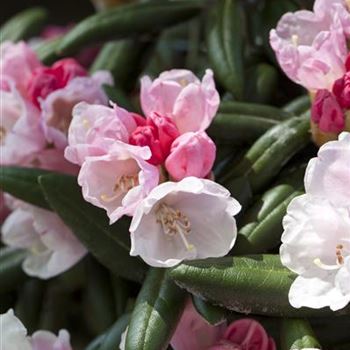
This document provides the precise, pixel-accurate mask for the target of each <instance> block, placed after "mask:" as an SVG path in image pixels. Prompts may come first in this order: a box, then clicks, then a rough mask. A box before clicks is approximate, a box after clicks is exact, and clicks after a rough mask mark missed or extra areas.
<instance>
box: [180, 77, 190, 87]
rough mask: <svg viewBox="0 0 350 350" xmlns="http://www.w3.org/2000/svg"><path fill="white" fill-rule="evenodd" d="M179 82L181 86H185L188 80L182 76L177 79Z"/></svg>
mask: <svg viewBox="0 0 350 350" xmlns="http://www.w3.org/2000/svg"><path fill="white" fill-rule="evenodd" d="M179 84H180V85H181V86H182V87H186V86H187V85H188V80H187V79H185V78H182V79H180V80H179Z"/></svg>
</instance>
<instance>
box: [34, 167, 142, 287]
mask: <svg viewBox="0 0 350 350" xmlns="http://www.w3.org/2000/svg"><path fill="white" fill-rule="evenodd" d="M39 183H40V185H41V187H42V189H43V191H44V194H45V197H46V199H47V201H48V202H49V203H50V205H51V207H52V208H53V209H54V211H55V212H56V213H57V214H58V215H59V216H60V217H61V218H62V220H63V221H64V222H65V223H66V225H67V226H69V227H70V228H71V229H72V231H73V233H74V234H75V235H76V236H77V237H78V239H79V240H80V241H81V242H82V243H83V244H84V245H85V246H86V247H87V249H88V250H89V251H90V252H91V253H92V254H93V255H94V256H95V257H96V258H97V260H99V261H100V262H101V263H102V264H103V265H105V266H106V267H107V268H108V269H110V270H111V271H112V272H113V273H115V274H116V275H120V276H122V277H125V278H127V279H131V280H133V281H141V280H142V279H143V276H144V274H145V271H146V266H145V265H144V264H143V263H142V262H141V261H140V260H138V259H137V258H132V257H130V255H129V249H130V248H129V239H130V238H129V234H128V225H129V223H128V221H127V220H124V219H122V220H119V221H118V222H117V223H115V224H114V225H111V226H110V225H109V223H108V218H107V215H106V213H105V212H104V211H103V210H101V209H99V208H97V207H95V206H93V205H91V204H89V203H87V202H86V201H85V200H84V198H83V197H82V194H81V188H80V187H79V185H78V184H77V180H76V178H75V177H73V176H68V175H58V174H55V175H47V176H42V177H40V178H39ZM125 266H128V269H125Z"/></svg>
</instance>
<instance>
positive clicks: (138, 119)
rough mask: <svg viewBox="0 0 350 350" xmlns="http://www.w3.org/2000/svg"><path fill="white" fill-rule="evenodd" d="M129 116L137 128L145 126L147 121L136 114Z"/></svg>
mask: <svg viewBox="0 0 350 350" xmlns="http://www.w3.org/2000/svg"><path fill="white" fill-rule="evenodd" d="M130 114H131V115H132V116H133V118H134V120H135V123H136V125H137V126H145V125H146V124H147V119H146V118H145V117H143V116H142V115H140V114H137V113H130Z"/></svg>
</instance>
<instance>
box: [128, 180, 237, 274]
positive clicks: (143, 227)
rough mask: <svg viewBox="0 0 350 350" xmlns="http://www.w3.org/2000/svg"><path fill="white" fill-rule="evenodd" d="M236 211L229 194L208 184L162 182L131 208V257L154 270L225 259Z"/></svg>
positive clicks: (230, 242) (218, 187) (235, 205)
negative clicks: (132, 213)
mask: <svg viewBox="0 0 350 350" xmlns="http://www.w3.org/2000/svg"><path fill="white" fill-rule="evenodd" d="M240 208H241V206H240V205H239V203H238V202H237V201H236V200H235V199H233V198H232V197H230V192H229V191H228V190H226V189H225V188H224V187H222V186H220V185H219V184H217V183H215V182H213V181H210V180H205V179H198V178H195V177H186V178H184V179H183V180H181V181H180V182H165V183H162V184H160V185H159V186H157V187H156V188H154V189H153V190H152V191H151V192H150V193H149V195H148V196H147V197H146V198H145V199H144V200H143V201H142V202H141V203H140V204H139V205H138V207H137V208H136V211H135V213H134V216H133V219H132V222H131V225H130V232H131V251H130V255H133V256H136V255H139V256H140V257H141V258H142V259H143V260H144V261H145V262H146V263H147V264H149V265H151V266H155V267H171V266H175V265H176V264H178V263H180V262H181V261H182V260H192V259H204V258H208V257H219V256H224V255H226V254H227V253H228V252H229V251H230V249H231V248H232V247H233V245H234V243H235V240H236V235H237V227H236V221H235V219H234V217H233V216H234V215H236V214H237V213H238V212H239V211H240ZM218 228H219V229H218Z"/></svg>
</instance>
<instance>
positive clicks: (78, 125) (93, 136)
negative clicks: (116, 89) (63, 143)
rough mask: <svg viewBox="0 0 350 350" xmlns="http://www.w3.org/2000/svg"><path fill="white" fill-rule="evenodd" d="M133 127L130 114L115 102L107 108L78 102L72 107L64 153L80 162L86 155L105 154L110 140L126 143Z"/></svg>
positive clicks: (73, 161) (110, 143)
mask: <svg viewBox="0 0 350 350" xmlns="http://www.w3.org/2000/svg"><path fill="white" fill-rule="evenodd" d="M135 128H136V122H135V120H134V117H133V115H132V114H131V113H129V112H128V111H126V110H125V109H123V108H120V107H118V106H117V105H114V106H113V108H110V107H107V106H102V105H93V104H88V103H85V102H81V103H79V104H77V105H76V106H75V107H74V109H73V119H72V122H71V124H70V126H69V130H68V147H67V148H66V149H65V157H66V158H67V159H68V160H69V161H70V162H72V163H75V164H79V165H81V164H83V162H84V160H85V158H86V157H88V156H100V155H104V154H106V153H107V151H108V149H109V147H110V146H111V145H112V144H113V143H114V141H122V142H125V143H127V142H128V141H129V136H130V133H131V132H133V131H134V129H135Z"/></svg>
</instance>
